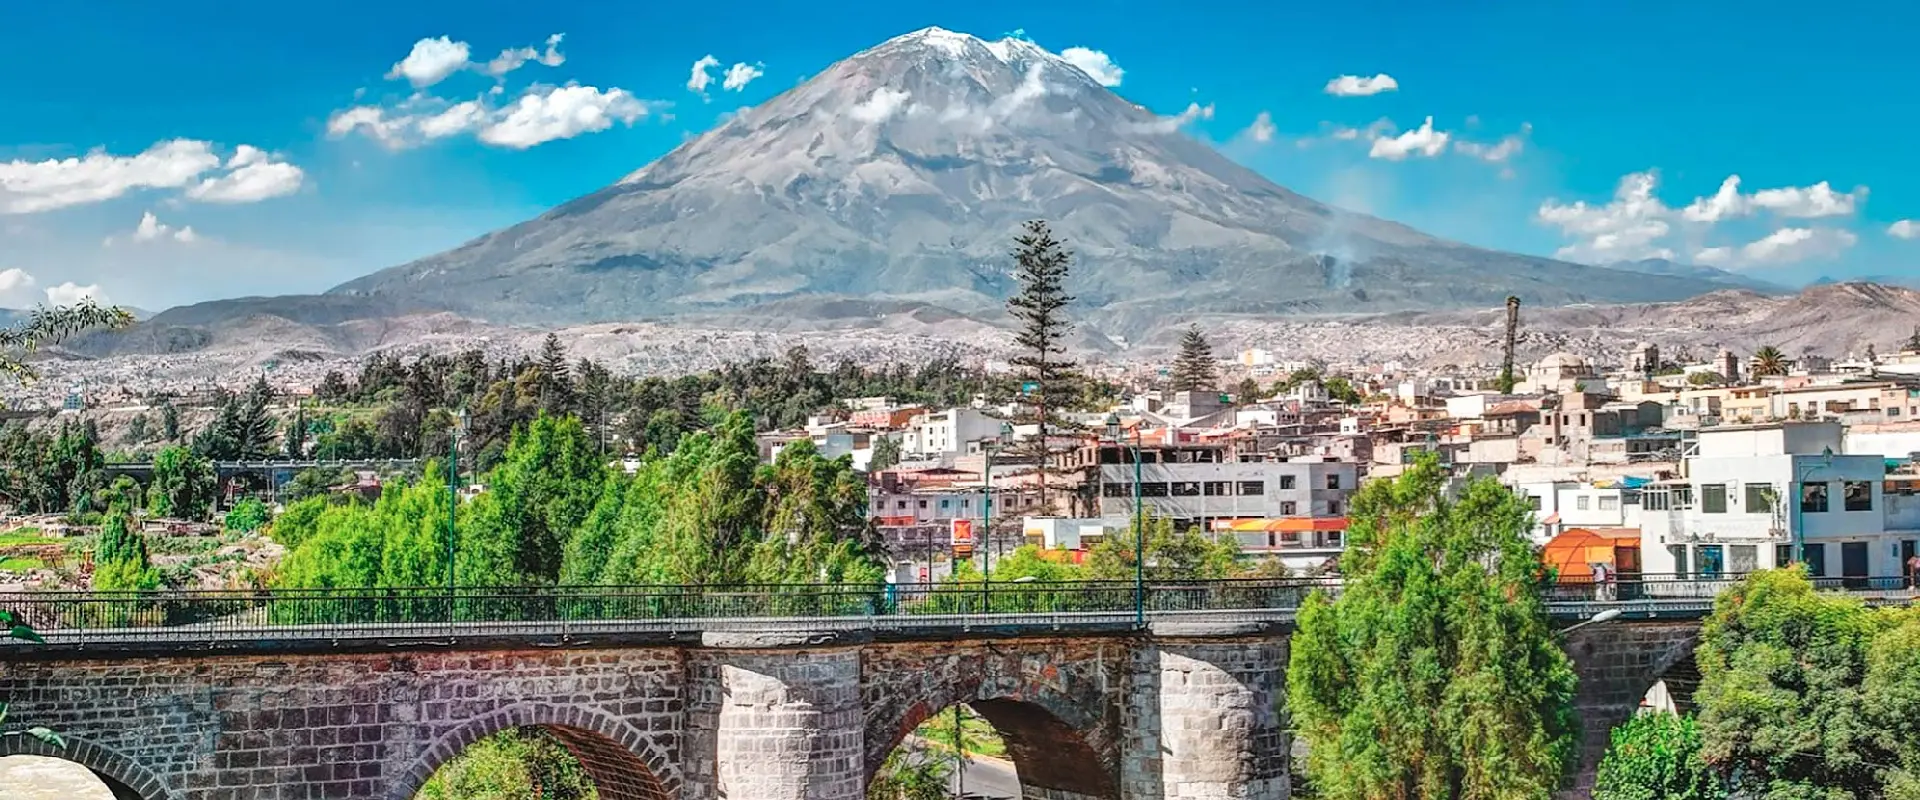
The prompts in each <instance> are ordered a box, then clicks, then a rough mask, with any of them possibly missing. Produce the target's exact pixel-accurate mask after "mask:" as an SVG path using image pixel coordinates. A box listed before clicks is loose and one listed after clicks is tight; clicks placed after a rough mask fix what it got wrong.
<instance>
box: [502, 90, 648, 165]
mask: <svg viewBox="0 0 1920 800" xmlns="http://www.w3.org/2000/svg"><path fill="white" fill-rule="evenodd" d="M647 113H648V109H647V104H646V103H643V102H641V101H640V100H638V99H636V98H635V97H634V96H633V95H631V94H628V93H627V91H626V90H625V89H608V90H606V91H601V90H600V89H598V88H595V87H592V86H572V85H569V86H564V87H559V88H551V87H549V88H545V89H541V90H536V91H530V92H528V93H526V94H524V95H521V96H520V99H519V100H517V101H515V102H514V104H513V105H511V106H508V107H507V108H505V109H503V110H502V116H501V117H500V118H499V119H498V120H497V121H495V122H493V123H492V124H490V125H488V126H487V127H485V128H483V129H481V131H480V141H482V142H486V143H487V144H491V145H498V146H501V147H509V148H513V149H515V150H525V149H527V148H529V147H533V146H534V145H538V144H542V143H545V142H551V141H553V140H555V139H571V138H573V137H575V136H579V135H580V134H583V133H594V132H598V131H604V130H606V129H608V128H611V127H613V124H614V123H615V122H620V123H623V124H628V125H631V124H633V121H634V120H636V119H639V118H641V117H644V116H646V115H647Z"/></svg>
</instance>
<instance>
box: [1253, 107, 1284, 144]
mask: <svg viewBox="0 0 1920 800" xmlns="http://www.w3.org/2000/svg"><path fill="white" fill-rule="evenodd" d="M1276 130H1278V129H1277V128H1275V127H1274V124H1273V115H1272V114H1270V113H1268V112H1265V111H1262V112H1260V113H1259V114H1257V115H1255V116H1254V118H1253V124H1252V125H1248V126H1247V131H1246V134H1247V138H1249V139H1252V140H1254V141H1256V142H1259V143H1261V144H1266V143H1267V142H1271V141H1273V134H1274V132H1275V131H1276Z"/></svg>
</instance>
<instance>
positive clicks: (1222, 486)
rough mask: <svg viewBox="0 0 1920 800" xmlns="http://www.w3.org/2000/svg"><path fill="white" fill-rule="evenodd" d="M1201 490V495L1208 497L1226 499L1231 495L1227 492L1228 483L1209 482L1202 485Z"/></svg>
mask: <svg viewBox="0 0 1920 800" xmlns="http://www.w3.org/2000/svg"><path fill="white" fill-rule="evenodd" d="M1200 490H1201V494H1204V495H1206V496H1208V497H1226V496H1227V495H1228V494H1230V493H1229V492H1228V491H1227V482H1226V481H1207V482H1206V483H1204V484H1202V485H1201V487H1200Z"/></svg>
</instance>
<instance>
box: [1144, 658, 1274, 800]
mask: <svg viewBox="0 0 1920 800" xmlns="http://www.w3.org/2000/svg"><path fill="white" fill-rule="evenodd" d="M1192 633H1200V632H1192ZM1135 665H1136V671H1135V675H1134V679H1135V683H1136V684H1137V685H1136V686H1134V687H1129V691H1128V693H1127V694H1128V699H1127V705H1128V708H1129V715H1128V716H1129V722H1128V727H1129V731H1128V734H1127V757H1126V761H1125V763H1124V767H1123V769H1124V771H1125V775H1124V779H1125V786H1126V794H1125V797H1126V798H1127V800H1133V799H1134V798H1142V799H1143V800H1144V798H1153V799H1154V800H1188V799H1189V798H1208V799H1209V800H1214V799H1215V798H1218V799H1219V800H1285V798H1287V797H1288V796H1289V795H1290V793H1291V786H1290V784H1291V781H1290V778H1289V775H1288V763H1289V761H1288V745H1289V737H1288V735H1287V728H1286V713H1285V711H1284V709H1283V705H1284V703H1285V699H1286V677H1285V676H1286V668H1287V641H1286V639H1284V638H1279V637H1274V636H1261V637H1254V638H1243V639H1232V640H1224V641H1223V640H1220V639H1217V638H1213V639H1202V638H1171V637H1168V638H1162V637H1158V636H1156V637H1155V638H1153V639H1151V640H1149V641H1147V642H1145V643H1144V644H1143V646H1141V647H1140V648H1139V650H1137V651H1136V655H1135Z"/></svg>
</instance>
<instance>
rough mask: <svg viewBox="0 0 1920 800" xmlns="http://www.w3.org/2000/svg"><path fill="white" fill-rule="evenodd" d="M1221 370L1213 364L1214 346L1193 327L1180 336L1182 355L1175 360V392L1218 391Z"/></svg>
mask: <svg viewBox="0 0 1920 800" xmlns="http://www.w3.org/2000/svg"><path fill="white" fill-rule="evenodd" d="M1219 384H1220V369H1219V367H1218V366H1217V365H1215V364H1214V363H1213V345H1211V344H1209V343H1207V337H1206V336H1204V335H1202V334H1201V333H1200V326H1198V325H1192V326H1189V327H1188V328H1187V332H1186V333H1184V334H1182V335H1181V336H1180V355H1179V356H1178V357H1177V358H1175V359H1174V360H1173V390H1174V391H1176V392H1198V391H1204V390H1208V389H1218V388H1220V387H1219Z"/></svg>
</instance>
